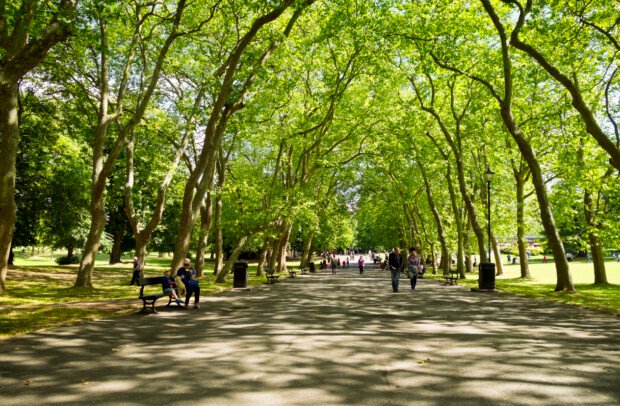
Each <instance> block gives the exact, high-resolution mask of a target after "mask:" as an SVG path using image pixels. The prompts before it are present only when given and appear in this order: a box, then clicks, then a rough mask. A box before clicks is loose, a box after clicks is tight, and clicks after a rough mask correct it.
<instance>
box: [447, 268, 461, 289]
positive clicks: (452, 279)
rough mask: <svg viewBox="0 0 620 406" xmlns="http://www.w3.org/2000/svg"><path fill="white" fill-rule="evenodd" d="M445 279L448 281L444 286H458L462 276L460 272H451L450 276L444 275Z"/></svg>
mask: <svg viewBox="0 0 620 406" xmlns="http://www.w3.org/2000/svg"><path fill="white" fill-rule="evenodd" d="M443 277H444V279H445V280H446V283H444V284H443V285H444V286H446V285H458V282H457V281H458V280H459V277H460V275H459V274H458V272H454V271H450V274H449V275H444V276H443Z"/></svg>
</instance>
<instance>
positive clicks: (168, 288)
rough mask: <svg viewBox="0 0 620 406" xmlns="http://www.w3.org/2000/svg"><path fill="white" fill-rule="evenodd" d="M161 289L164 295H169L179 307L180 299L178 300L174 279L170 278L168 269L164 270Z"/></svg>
mask: <svg viewBox="0 0 620 406" xmlns="http://www.w3.org/2000/svg"><path fill="white" fill-rule="evenodd" d="M161 287H162V288H163V290H164V293H165V294H166V295H171V296H172V298H173V299H174V300H176V302H177V304H178V305H179V306H181V299H179V296H178V295H177V291H176V285H175V283H174V279H172V277H171V276H170V269H166V270H165V271H164V279H162V281H161Z"/></svg>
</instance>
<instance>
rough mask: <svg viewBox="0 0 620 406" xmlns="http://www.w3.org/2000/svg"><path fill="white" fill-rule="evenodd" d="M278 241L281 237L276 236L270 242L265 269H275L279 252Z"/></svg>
mask: <svg viewBox="0 0 620 406" xmlns="http://www.w3.org/2000/svg"><path fill="white" fill-rule="evenodd" d="M280 241H281V239H280V238H277V239H275V240H273V241H272V242H271V249H270V250H269V255H268V261H267V263H268V265H267V269H268V270H270V271H275V269H276V262H277V260H278V253H279V252H280Z"/></svg>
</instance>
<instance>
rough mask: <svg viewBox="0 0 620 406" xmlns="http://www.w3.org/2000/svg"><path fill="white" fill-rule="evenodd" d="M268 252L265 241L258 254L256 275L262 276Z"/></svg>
mask: <svg viewBox="0 0 620 406" xmlns="http://www.w3.org/2000/svg"><path fill="white" fill-rule="evenodd" d="M268 253H269V243H265V245H264V246H263V249H262V250H261V251H260V255H259V256H258V266H257V267H256V276H263V272H264V271H265V265H266V263H267V254H268Z"/></svg>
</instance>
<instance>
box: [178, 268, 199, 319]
mask: <svg viewBox="0 0 620 406" xmlns="http://www.w3.org/2000/svg"><path fill="white" fill-rule="evenodd" d="M191 264H192V263H191V261H190V259H189V258H185V259H184V260H183V266H182V267H181V268H179V270H178V271H177V276H180V277H181V278H182V279H183V284H184V285H185V288H186V289H187V294H186V295H185V307H187V306H188V305H189V299H190V298H191V297H192V295H194V309H200V306H199V305H198V302H200V286H199V285H198V280H197V279H196V270H195V269H194V268H192V267H191Z"/></svg>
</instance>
